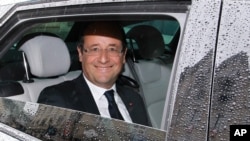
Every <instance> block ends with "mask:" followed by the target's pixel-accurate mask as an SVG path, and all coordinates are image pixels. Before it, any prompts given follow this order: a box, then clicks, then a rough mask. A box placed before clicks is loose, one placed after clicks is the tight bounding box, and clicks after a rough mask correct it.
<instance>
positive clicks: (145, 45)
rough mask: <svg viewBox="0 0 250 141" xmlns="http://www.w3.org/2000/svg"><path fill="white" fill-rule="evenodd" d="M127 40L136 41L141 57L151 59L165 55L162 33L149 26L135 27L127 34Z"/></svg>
mask: <svg viewBox="0 0 250 141" xmlns="http://www.w3.org/2000/svg"><path fill="white" fill-rule="evenodd" d="M127 38H130V39H134V40H135V41H136V43H137V45H138V47H139V53H140V55H141V57H143V58H145V59H151V58H155V57H159V56H161V55H162V54H163V53H164V46H165V45H164V40H163V37H162V35H161V33H160V32H159V31H158V30H157V29H156V28H154V27H152V26H149V25H139V26H135V27H133V28H132V29H131V30H129V32H128V33H127Z"/></svg>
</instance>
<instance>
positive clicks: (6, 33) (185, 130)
mask: <svg viewBox="0 0 250 141" xmlns="http://www.w3.org/2000/svg"><path fill="white" fill-rule="evenodd" d="M249 9H250V1H246V0H227V1H225V0H206V1H200V0H193V1H191V0H180V1H177V0H166V1H161V0H154V1H150V0H117V1H113V0H92V1H75V0H56V1H44V0H37V1H32V0H31V1H27V0H26V1H23V2H13V3H10V4H5V5H0V11H1V15H0V80H1V81H0V96H1V97H2V98H1V99H0V104H1V106H0V111H1V112H0V122H1V124H3V125H1V126H4V127H6V128H8V129H9V130H0V135H1V133H3V134H5V135H3V136H6V138H7V136H11V137H12V138H15V137H16V139H18V140H29V139H30V140H166V141H176V140H178V141H179V140H189V141H203V140H204V141H205V140H211V141H228V140H230V139H232V138H236V137H237V136H236V137H234V136H231V135H232V133H234V130H233V129H234V127H236V126H239V125H245V126H247V125H249V124H250V114H249V113H250V112H249V107H250V96H249V78H250V77H249V62H248V60H249V59H248V58H249V55H248V53H250V48H249V45H250V40H249V39H250V28H249V24H248V22H249V20H250V11H249ZM90 21H118V22H120V23H121V25H122V27H123V29H124V31H125V33H126V41H127V48H128V52H127V56H126V64H125V65H124V70H123V72H122V75H121V80H122V81H121V82H120V83H122V84H123V85H125V86H127V87H130V88H133V89H134V90H136V91H138V92H139V93H140V95H141V97H142V98H143V100H144V102H145V105H146V109H147V112H148V117H149V119H150V121H151V124H152V125H151V126H144V125H140V124H135V123H127V122H124V121H119V120H116V119H110V118H105V117H101V116H99V115H94V114H90V113H85V112H80V111H76V110H72V109H66V108H61V107H56V106H50V105H45V104H39V103H37V99H38V97H39V95H40V93H41V91H42V90H43V89H44V88H46V87H48V86H51V85H55V84H58V83H61V82H64V81H67V80H72V79H74V78H76V77H77V76H78V75H79V74H80V73H81V65H80V63H79V61H78V54H77V50H76V46H77V43H78V39H79V35H80V31H81V29H83V28H84V26H85V25H86V24H87V23H88V22H90ZM24 44H26V46H24ZM0 129H1V127H0ZM9 131H13V132H9ZM237 131H238V130H237ZM21 134H24V135H27V136H26V138H21V137H20V136H18V135H21ZM233 135H235V134H233ZM236 135H237V134H236ZM240 135H241V134H240ZM242 136H243V134H242ZM1 137H2V136H1ZM0 139H1V138H0ZM241 139H242V138H241Z"/></svg>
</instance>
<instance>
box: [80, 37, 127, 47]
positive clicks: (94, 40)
mask: <svg viewBox="0 0 250 141" xmlns="http://www.w3.org/2000/svg"><path fill="white" fill-rule="evenodd" d="M83 40H84V44H100V45H101V44H114V45H121V44H122V41H121V40H119V39H116V38H113V37H107V36H101V35H85V36H83Z"/></svg>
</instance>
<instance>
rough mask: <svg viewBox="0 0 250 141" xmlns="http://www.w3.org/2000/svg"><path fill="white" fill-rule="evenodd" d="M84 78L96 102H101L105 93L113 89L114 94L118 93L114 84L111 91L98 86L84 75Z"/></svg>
mask: <svg viewBox="0 0 250 141" xmlns="http://www.w3.org/2000/svg"><path fill="white" fill-rule="evenodd" d="M83 78H84V79H85V81H86V82H87V84H88V86H89V89H90V91H91V93H92V95H93V97H94V99H95V100H99V99H100V98H101V97H102V96H103V94H104V92H106V91H107V90H111V89H113V90H114V93H116V84H113V86H112V87H111V88H110V89H105V88H102V87H99V86H96V85H95V84H93V83H92V82H91V81H89V80H88V79H87V78H86V77H85V76H84V75H83Z"/></svg>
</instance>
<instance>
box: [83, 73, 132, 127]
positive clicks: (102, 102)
mask: <svg viewBox="0 0 250 141" xmlns="http://www.w3.org/2000/svg"><path fill="white" fill-rule="evenodd" d="M84 79H85V81H86V82H87V84H88V86H89V88H90V91H91V93H92V96H93V97H94V100H95V103H96V105H97V107H98V110H99V112H100V114H101V116H103V117H108V118H111V116H110V114H109V109H108V100H107V98H106V96H105V95H104V92H106V91H107V90H111V89H113V90H114V98H115V102H116V104H117V106H118V109H119V111H120V113H121V115H122V117H123V119H124V121H126V122H130V123H132V120H131V118H130V115H129V113H128V110H127V108H126V106H125V104H124V103H123V101H122V100H121V98H120V96H119V95H118V93H117V91H116V85H115V84H114V85H113V86H112V87H111V88H110V89H104V88H101V87H98V86H96V85H94V84H93V83H92V82H90V81H89V80H88V79H87V78H86V77H84Z"/></svg>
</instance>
